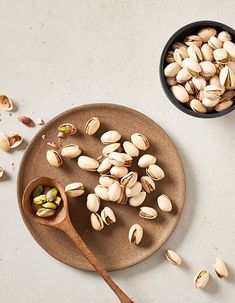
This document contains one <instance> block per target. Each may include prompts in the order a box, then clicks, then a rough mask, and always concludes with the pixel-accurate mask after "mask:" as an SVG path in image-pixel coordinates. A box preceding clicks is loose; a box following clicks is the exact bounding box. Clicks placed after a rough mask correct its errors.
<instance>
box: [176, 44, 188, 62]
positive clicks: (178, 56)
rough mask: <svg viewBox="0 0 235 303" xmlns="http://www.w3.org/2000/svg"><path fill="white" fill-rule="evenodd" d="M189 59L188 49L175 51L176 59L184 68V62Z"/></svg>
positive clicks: (182, 48) (181, 48)
mask: <svg viewBox="0 0 235 303" xmlns="http://www.w3.org/2000/svg"><path fill="white" fill-rule="evenodd" d="M185 58H188V53H187V49H186V48H184V47H180V48H177V49H175V50H174V59H175V62H177V63H178V64H179V65H180V66H182V63H183V60H184V59H185Z"/></svg>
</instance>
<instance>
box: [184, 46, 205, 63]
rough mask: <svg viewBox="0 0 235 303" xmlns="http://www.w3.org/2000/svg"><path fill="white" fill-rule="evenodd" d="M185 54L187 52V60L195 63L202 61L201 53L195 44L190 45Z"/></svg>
mask: <svg viewBox="0 0 235 303" xmlns="http://www.w3.org/2000/svg"><path fill="white" fill-rule="evenodd" d="M187 52H188V56H189V58H192V59H193V60H194V61H197V62H200V61H202V53H201V50H200V48H199V47H198V46H197V45H195V44H193V45H190V46H189V47H188V50H187Z"/></svg>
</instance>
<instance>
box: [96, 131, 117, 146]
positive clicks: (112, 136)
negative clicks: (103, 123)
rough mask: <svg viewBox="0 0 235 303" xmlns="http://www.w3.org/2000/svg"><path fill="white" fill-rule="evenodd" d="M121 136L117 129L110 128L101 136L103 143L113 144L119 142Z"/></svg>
mask: <svg viewBox="0 0 235 303" xmlns="http://www.w3.org/2000/svg"><path fill="white" fill-rule="evenodd" d="M121 137H122V136H121V134H120V133H119V132H117V131H116V130H109V131H107V132H106V133H104V134H103V135H102V136H101V138H100V140H101V142H102V143H103V144H111V143H116V142H118V141H119V140H120V139H121Z"/></svg>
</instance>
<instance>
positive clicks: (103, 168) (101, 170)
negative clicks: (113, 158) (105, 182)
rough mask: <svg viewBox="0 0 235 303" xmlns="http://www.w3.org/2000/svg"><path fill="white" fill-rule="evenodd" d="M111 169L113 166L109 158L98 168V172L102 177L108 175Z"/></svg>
mask: <svg viewBox="0 0 235 303" xmlns="http://www.w3.org/2000/svg"><path fill="white" fill-rule="evenodd" d="M111 167H112V164H111V163H110V161H109V158H105V159H104V160H103V161H102V162H101V163H100V165H99V167H98V168H97V172H98V173H99V174H101V175H103V174H106V173H107V172H108V171H109V170H110V168H111Z"/></svg>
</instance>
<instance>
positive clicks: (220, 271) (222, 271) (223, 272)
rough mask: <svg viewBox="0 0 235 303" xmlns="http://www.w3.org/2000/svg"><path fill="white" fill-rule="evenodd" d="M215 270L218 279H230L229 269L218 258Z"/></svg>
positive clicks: (214, 266)
mask: <svg viewBox="0 0 235 303" xmlns="http://www.w3.org/2000/svg"><path fill="white" fill-rule="evenodd" d="M213 268H214V270H215V272H216V274H217V276H218V278H220V279H222V278H227V277H228V269H227V267H226V265H225V263H224V262H223V261H222V260H221V259H219V258H216V260H215V263H214V264H213Z"/></svg>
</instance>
